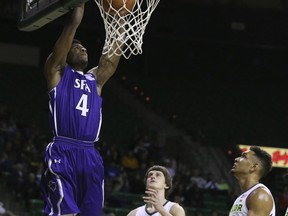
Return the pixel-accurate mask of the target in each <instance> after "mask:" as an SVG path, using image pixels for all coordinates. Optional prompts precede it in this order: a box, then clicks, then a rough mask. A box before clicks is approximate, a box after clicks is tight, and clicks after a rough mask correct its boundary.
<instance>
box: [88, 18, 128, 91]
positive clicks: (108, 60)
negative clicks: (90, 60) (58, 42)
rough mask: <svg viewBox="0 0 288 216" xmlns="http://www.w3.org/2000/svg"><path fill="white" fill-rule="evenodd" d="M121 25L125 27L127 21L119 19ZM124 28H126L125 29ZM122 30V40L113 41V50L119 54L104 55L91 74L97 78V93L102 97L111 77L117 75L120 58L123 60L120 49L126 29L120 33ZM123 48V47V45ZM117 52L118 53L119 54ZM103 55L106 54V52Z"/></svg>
mask: <svg viewBox="0 0 288 216" xmlns="http://www.w3.org/2000/svg"><path fill="white" fill-rule="evenodd" d="M119 19H120V20H119V23H120V25H122V26H124V22H125V20H124V19H123V17H119ZM123 28H124V27H123ZM121 30H122V32H123V36H121V37H120V38H117V39H115V40H114V41H113V44H112V46H113V50H117V51H118V52H119V53H116V54H112V55H111V53H109V54H108V53H107V54H102V56H101V57H100V60H99V65H98V66H97V67H95V68H92V69H91V70H90V71H89V73H93V74H94V75H95V76H96V79H97V91H98V94H99V95H101V91H102V87H103V86H104V84H105V83H106V82H107V81H108V80H109V79H110V77H111V76H112V75H113V74H114V73H115V71H116V69H117V67H118V64H119V61H120V58H121V53H120V48H119V47H121V45H120V44H122V42H121V40H123V39H124V37H125V35H124V29H120V30H119V32H120V33H121ZM122 48H123V45H122ZM117 51H116V52H117ZM102 53H105V52H104V50H103V52H102Z"/></svg>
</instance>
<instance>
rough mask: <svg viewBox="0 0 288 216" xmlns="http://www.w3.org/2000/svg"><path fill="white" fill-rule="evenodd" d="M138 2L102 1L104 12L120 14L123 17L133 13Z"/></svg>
mask: <svg viewBox="0 0 288 216" xmlns="http://www.w3.org/2000/svg"><path fill="white" fill-rule="evenodd" d="M135 3H136V0H102V5H103V8H104V11H105V12H107V13H109V14H111V15H115V13H116V12H118V13H119V14H120V15H121V16H123V15H125V14H127V13H128V12H129V11H132V10H133V8H134V6H135Z"/></svg>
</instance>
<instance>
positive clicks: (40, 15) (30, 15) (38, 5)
mask: <svg viewBox="0 0 288 216" xmlns="http://www.w3.org/2000/svg"><path fill="white" fill-rule="evenodd" d="M20 1H21V4H20V7H21V8H20V18H19V22H18V28H19V30H21V31H34V30H36V29H39V28H41V27H42V26H44V25H46V24H47V23H49V22H51V21H53V20H55V19H57V18H58V17H60V16H62V15H64V14H66V13H67V12H68V11H69V10H70V9H72V8H73V7H74V6H75V5H77V4H79V3H82V2H87V1H88V0H20Z"/></svg>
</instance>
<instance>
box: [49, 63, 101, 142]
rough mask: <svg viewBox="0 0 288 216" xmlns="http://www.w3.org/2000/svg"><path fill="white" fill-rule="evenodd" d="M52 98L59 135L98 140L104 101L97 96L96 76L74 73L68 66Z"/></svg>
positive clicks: (53, 119)
mask: <svg viewBox="0 0 288 216" xmlns="http://www.w3.org/2000/svg"><path fill="white" fill-rule="evenodd" d="M49 97H50V101H49V109H50V124H51V127H52V130H53V133H54V135H55V136H63V137H69V138H72V139H76V140H83V141H97V140H98V136H99V132H100V128H101V123H102V113H101V106H102V98H101V97H100V96H99V95H98V93H97V87H96V81H95V77H94V75H93V74H90V73H89V74H84V73H82V72H78V71H74V70H73V69H72V68H71V67H70V66H69V65H68V66H67V67H66V68H65V71H64V74H63V76H62V78H61V81H60V82H59V83H58V85H57V86H56V87H55V88H54V89H52V90H51V91H50V92H49ZM75 126H77V127H75Z"/></svg>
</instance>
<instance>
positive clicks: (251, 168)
mask: <svg viewBox="0 0 288 216" xmlns="http://www.w3.org/2000/svg"><path fill="white" fill-rule="evenodd" d="M258 168H259V164H258V163H254V164H253V165H252V166H251V167H250V171H251V172H255V171H256V170H258Z"/></svg>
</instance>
